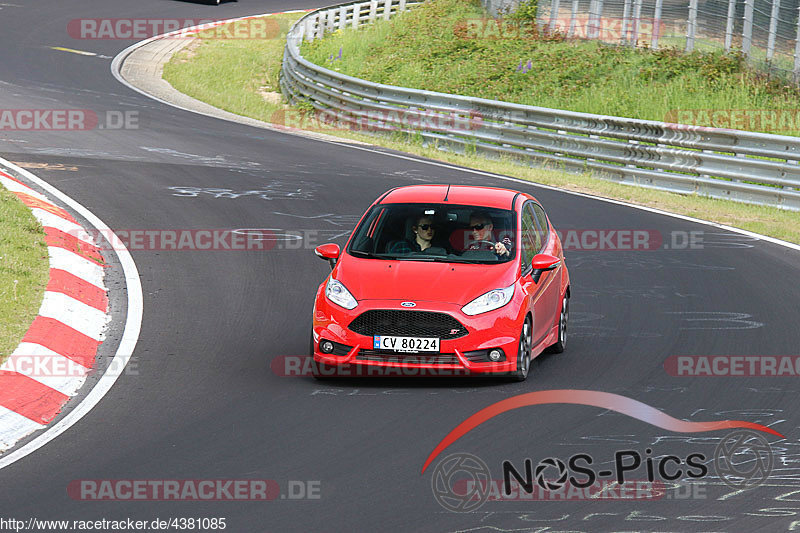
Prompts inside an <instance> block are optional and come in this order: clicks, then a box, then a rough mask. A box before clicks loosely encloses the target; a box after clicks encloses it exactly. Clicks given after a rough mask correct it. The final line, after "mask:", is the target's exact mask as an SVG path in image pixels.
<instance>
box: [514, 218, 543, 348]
mask: <svg viewBox="0 0 800 533" xmlns="http://www.w3.org/2000/svg"><path fill="white" fill-rule="evenodd" d="M521 219H522V221H521V223H520V229H521V232H520V234H521V244H520V273H521V275H522V276H521V278H520V283H521V285H522V290H523V291H525V294H526V295H527V297H528V299H529V302H530V308H531V309H532V310H533V332H532V341H533V345H534V346H535V345H536V344H538V343H539V342H541V339H542V332H543V331H545V329H546V321H545V319H543V318H542V317H543V315H542V313H545V312H546V310H545V309H544V308H543V307H542V305H541V303H539V300H540V294H539V293H540V287H541V284H540V283H535V282H534V281H533V277H532V276H531V273H532V272H533V270H532V268H531V261H533V256H535V255H536V253H537V252H538V250H539V249H540V248H541V244H542V243H541V237H540V235H538V234H537V227H536V217H535V215H534V213H533V207H532V202H527V203H526V204H525V205H524V206H523V207H522V216H521ZM545 334H546V332H545Z"/></svg>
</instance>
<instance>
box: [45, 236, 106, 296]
mask: <svg viewBox="0 0 800 533" xmlns="http://www.w3.org/2000/svg"><path fill="white" fill-rule="evenodd" d="M47 252H48V253H49V254H50V268H58V269H60V270H66V271H67V272H69V273H70V274H72V275H75V276H77V277H79V278H81V279H82V280H84V281H86V282H88V283H91V284H92V285H94V286H96V287H99V288H101V289H103V291H105V287H104V286H103V276H104V274H105V272H104V271H103V267H101V266H100V265H98V264H97V263H95V262H94V261H90V260H89V259H86V258H85V257H81V256H80V255H78V254H76V253H74V252H70V251H69V250H65V249H64V248H59V247H57V246H48V247H47Z"/></svg>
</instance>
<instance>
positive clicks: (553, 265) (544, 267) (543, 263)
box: [531, 254, 561, 283]
mask: <svg viewBox="0 0 800 533" xmlns="http://www.w3.org/2000/svg"><path fill="white" fill-rule="evenodd" d="M560 265H561V259H559V258H558V257H556V256H554V255H549V254H536V255H535V256H533V260H532V261H531V267H533V272H532V273H531V276H532V277H533V282H534V283H539V278H541V277H542V272H547V271H548V270H555V269H557V268H558V267H559V266H560Z"/></svg>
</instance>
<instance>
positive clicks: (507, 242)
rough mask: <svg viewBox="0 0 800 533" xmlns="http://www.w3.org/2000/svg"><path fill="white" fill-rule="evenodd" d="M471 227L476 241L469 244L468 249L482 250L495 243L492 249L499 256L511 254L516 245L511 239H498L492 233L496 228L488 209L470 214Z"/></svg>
mask: <svg viewBox="0 0 800 533" xmlns="http://www.w3.org/2000/svg"><path fill="white" fill-rule="evenodd" d="M469 229H470V231H471V233H472V239H473V241H474V242H473V243H472V244H470V245H469V247H468V248H467V250H480V249H481V248H482V247H483V249H485V248H486V247H487V246H489V244H491V243H494V246H493V248H492V249H493V250H494V253H496V254H497V255H498V256H499V257H507V256H510V255H511V249H512V247H513V246H514V245H513V243H512V242H511V239H510V238H509V237H505V238H503V240H502V241H499V242H497V241H496V239H495V238H494V234H493V233H492V230H493V229H494V224H493V223H492V217H490V216H489V213H487V212H486V211H475V212H474V213H472V214H471V215H470V216H469Z"/></svg>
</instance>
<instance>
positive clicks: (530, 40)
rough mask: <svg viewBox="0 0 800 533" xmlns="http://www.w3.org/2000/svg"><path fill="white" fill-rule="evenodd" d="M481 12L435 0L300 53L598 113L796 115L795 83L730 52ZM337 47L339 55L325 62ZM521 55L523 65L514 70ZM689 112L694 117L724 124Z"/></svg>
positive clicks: (385, 77)
mask: <svg viewBox="0 0 800 533" xmlns="http://www.w3.org/2000/svg"><path fill="white" fill-rule="evenodd" d="M482 17H484V14H483V12H482V10H481V7H480V3H479V2H477V1H473V0H434V1H431V2H428V3H426V4H424V5H422V6H421V7H417V8H415V9H413V10H411V11H410V12H408V13H407V14H404V15H402V16H400V17H396V18H394V19H392V20H391V21H379V22H378V23H376V24H375V25H373V26H368V27H365V28H362V29H359V30H353V29H348V30H345V31H343V32H337V33H335V34H334V35H332V36H330V37H327V38H325V39H321V40H315V41H313V42H311V43H304V44H303V46H302V50H301V51H302V54H303V56H304V57H305V58H306V59H308V60H310V61H312V62H315V63H317V64H319V65H324V66H327V67H329V68H333V69H335V70H337V71H339V72H342V73H344V74H349V75H351V76H356V77H359V78H364V79H368V80H370V81H374V82H379V83H386V84H390V85H399V86H403V87H412V88H417V89H426V90H431V91H438V92H445V93H453V94H462V95H467V96H476V97H481V98H488V99H492V100H502V101H506V102H515V103H520V104H527V105H535V106H542V107H549V108H557V109H567V110H571V111H581V112H586V113H596V114H602V115H614V116H622V117H635V118H641V119H648V120H656V121H667V122H674V120H672V118H671V117H674V116H675V114H676V112H677V111H680V110H692V109H705V110H754V109H765V110H793V111H795V113H792V116H795V115H797V113H796V110H797V108H798V107H800V106H798V101H800V91H798V90H797V88H794V87H789V86H785V85H783V84H781V83H780V82H779V81H776V80H769V79H766V78H764V77H763V76H762V75H760V74H759V73H758V72H757V71H756V70H753V69H751V68H750V67H748V66H747V65H746V63H745V60H744V58H743V57H742V56H741V55H739V54H729V55H726V54H724V53H723V52H707V51H696V52H694V53H691V54H685V53H683V52H682V51H681V50H678V49H676V48H663V49H659V50H656V51H652V50H647V49H641V48H638V49H632V48H628V47H620V46H612V45H608V44H604V43H600V42H598V41H585V40H565V39H563V38H559V37H558V36H551V37H547V36H535V35H534V32H532V31H531V30H530V26H528V27H527V28H525V27H523V29H522V30H521V31H520V32H519V35H517V34H514V32H510V31H507V32H505V33H503V32H500V31H493V30H497V29H500V28H503V26H497V25H493V24H494V23H492V22H489V23H487V22H486V21H485V20H483V21H481V20H480V19H481V18H482ZM506 27H509V26H506ZM504 35H505V36H506V37H507V38H504V37H503V36H504ZM340 49H341V50H342V58H341V59H340V60H334V61H331V60H330V57H331V56H334V57H337V56H338V55H339V50H340ZM528 61H530V64H531V70H530V71H528V72H527V73H525V74H523V73H522V72H521V71H518V70H517V69H518V68H519V67H520V64H521V63H522V64H523V66H525V65H527V63H528ZM724 116H725V115H720V117H724ZM694 118H696V119H697V120H696V121H695V122H693V123H696V124H697V125H702V126H718V127H727V126H726V125H725V124H719V123H715V122H714V120H713V118H712V119H711V120H705V119H704V117H703V116H702V115H699V116H696V117H694ZM718 120H719V119H718ZM750 122H752V126H753V128H752V129H753V130H754V131H768V132H772V133H780V134H784V135H787V134H788V135H796V134H798V133H800V124H795V121H794V120H792V122H791V123H790V124H785V123H784V124H780V123H779V124H776V125H775V126H774V127H771V126H770V125H769V124H762V122H763V121H758V120H755V121H754V120H751V121H750ZM762 125H763V126H764V127H761V126H762ZM745 129H750V128H745Z"/></svg>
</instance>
